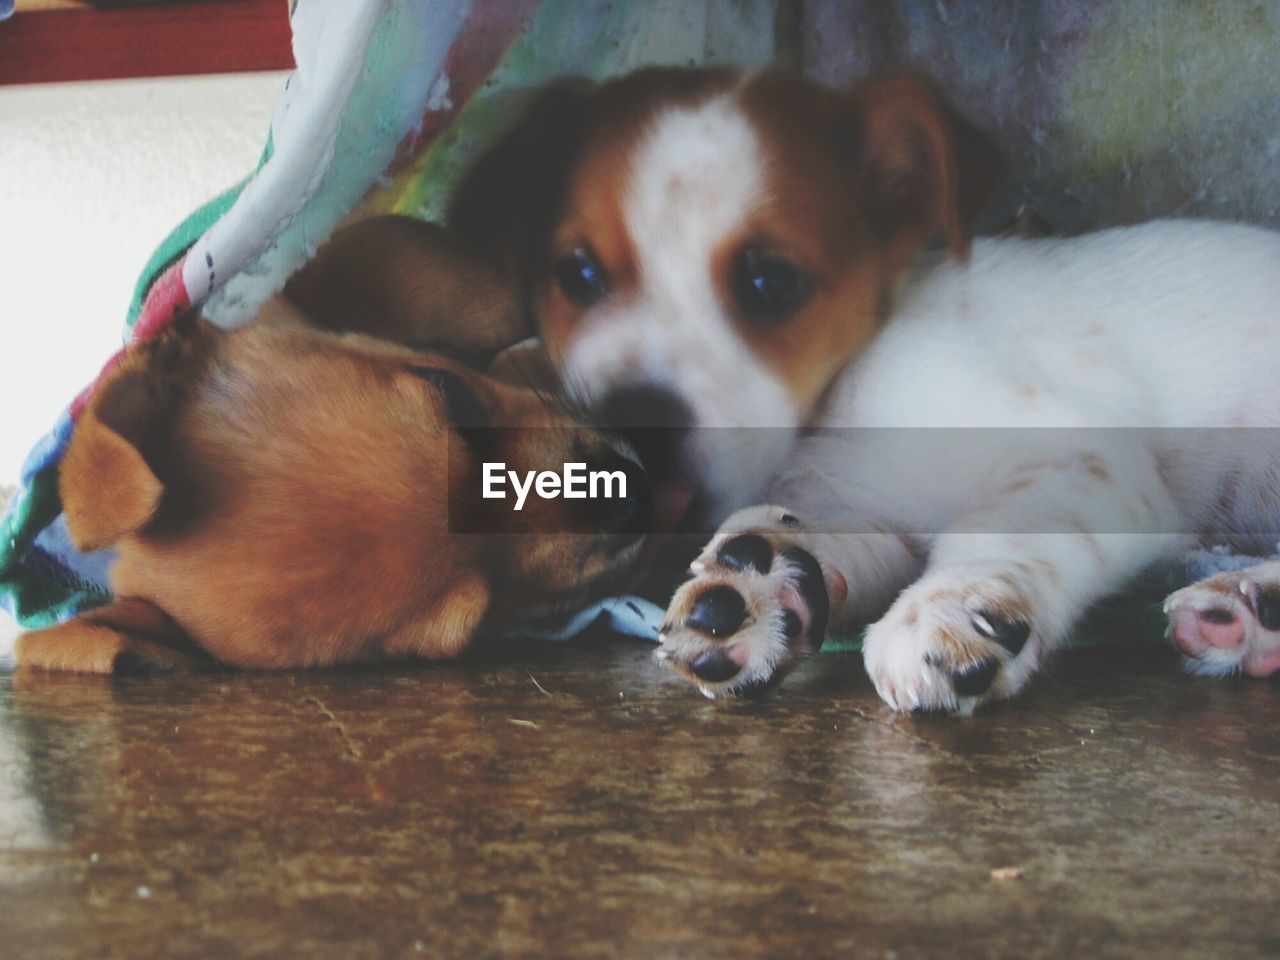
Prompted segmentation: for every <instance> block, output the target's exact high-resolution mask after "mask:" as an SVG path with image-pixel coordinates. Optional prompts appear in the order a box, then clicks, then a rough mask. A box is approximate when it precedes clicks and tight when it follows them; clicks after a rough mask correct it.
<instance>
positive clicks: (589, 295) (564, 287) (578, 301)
mask: <svg viewBox="0 0 1280 960" xmlns="http://www.w3.org/2000/svg"><path fill="white" fill-rule="evenodd" d="M552 273H553V274H554V275H555V279H556V285H557V286H558V287H559V288H560V292H561V293H563V294H564V295H565V299H567V300H568V301H569V302H570V303H572V304H573V305H574V306H575V307H579V308H581V309H583V310H585V309H586V308H587V307H590V306H593V305H595V304H597V303H599V302H600V301H601V300H603V299H604V298H605V297H607V296H608V295H609V277H608V275H607V274H606V273H605V272H604V267H602V266H600V261H598V260H597V259H596V258H595V256H594V255H593V254H592V253H591V251H590V250H586V249H583V248H581V247H579V248H578V249H577V250H575V251H573V253H571V254H569V255H568V256H567V257H564V258H563V259H561V260H557V261H556V264H555V266H554V267H552Z"/></svg>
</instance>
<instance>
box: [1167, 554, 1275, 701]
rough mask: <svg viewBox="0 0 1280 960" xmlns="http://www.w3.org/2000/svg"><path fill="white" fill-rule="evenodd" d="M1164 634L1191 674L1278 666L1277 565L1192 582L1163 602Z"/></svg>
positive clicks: (1259, 673)
mask: <svg viewBox="0 0 1280 960" xmlns="http://www.w3.org/2000/svg"><path fill="white" fill-rule="evenodd" d="M1164 609H1165V613H1167V614H1168V615H1169V635H1170V636H1171V637H1172V638H1173V642H1174V644H1176V645H1177V647H1178V649H1179V650H1180V651H1182V653H1183V655H1184V663H1185V664H1186V667H1187V669H1188V670H1189V671H1191V672H1192V673H1199V674H1203V675H1206V676H1225V675H1226V674H1230V673H1236V672H1240V671H1243V672H1244V673H1247V674H1249V675H1250V676H1253V677H1268V676H1270V675H1271V674H1273V673H1275V672H1276V671H1277V670H1280V563H1264V564H1259V565H1258V566H1256V567H1249V568H1248V569H1246V570H1234V571H1231V572H1229V573H1219V574H1217V575H1215V576H1212V577H1208V578H1206V579H1204V580H1201V581H1200V582H1199V583H1193V584H1192V585H1191V586H1189V587H1183V588H1182V589H1181V590H1179V591H1177V592H1176V593H1173V594H1171V595H1170V596H1169V598H1168V599H1167V600H1166V601H1165V603H1164Z"/></svg>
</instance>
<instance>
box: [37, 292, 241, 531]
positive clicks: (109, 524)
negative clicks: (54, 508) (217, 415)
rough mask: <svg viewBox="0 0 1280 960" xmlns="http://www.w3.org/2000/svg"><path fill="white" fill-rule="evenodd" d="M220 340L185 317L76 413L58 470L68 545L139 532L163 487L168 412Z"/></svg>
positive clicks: (143, 347)
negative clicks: (160, 469)
mask: <svg viewBox="0 0 1280 960" xmlns="http://www.w3.org/2000/svg"><path fill="white" fill-rule="evenodd" d="M221 336H222V334H221V333H220V332H219V331H218V330H217V328H216V327H214V326H213V324H211V323H208V322H207V321H204V320H201V319H199V318H198V317H185V318H182V319H181V320H179V321H178V322H177V323H175V324H174V326H173V328H171V329H170V330H169V331H167V332H166V333H164V334H162V335H160V336H158V337H157V338H156V339H154V340H151V341H148V342H146V343H143V344H141V345H139V346H138V347H137V348H136V349H135V350H134V351H133V352H132V353H130V354H129V355H128V356H126V357H125V359H124V360H123V362H122V363H121V365H120V366H119V368H117V369H116V371H115V372H114V373H112V374H111V376H110V377H108V378H107V380H106V382H105V383H104V384H103V385H102V386H101V387H99V388H98V392H97V393H96V394H95V395H94V397H93V399H92V400H91V401H90V402H89V406H88V407H87V408H86V409H85V410H84V412H83V413H82V414H81V415H80V419H79V420H78V421H77V423H76V427H75V431H74V432H73V433H72V435H71V442H70V444H69V445H68V446H67V452H66V453H65V454H64V455H63V457H62V462H61V464H60V465H59V467H58V493H59V495H60V496H61V498H62V509H63V512H64V513H65V514H66V518H67V529H68V531H69V532H70V533H71V539H72V541H73V542H74V543H75V545H76V546H77V547H79V548H80V549H81V550H96V549H99V548H101V547H105V546H108V545H109V544H112V543H114V542H115V541H117V540H119V539H120V538H121V537H122V536H124V535H125V534H127V533H132V532H134V531H135V530H140V529H141V528H142V527H143V526H144V525H145V524H146V523H147V521H148V520H150V519H151V517H152V515H153V514H154V513H155V511H156V507H157V506H159V504H160V496H161V494H162V493H163V491H164V484H163V482H162V480H161V478H160V476H159V475H158V474H157V472H156V467H155V462H156V459H157V458H158V457H159V455H160V454H161V453H162V452H163V449H164V447H165V446H166V434H167V431H168V426H169V424H170V422H171V421H172V417H173V415H174V410H175V408H176V407H177V406H179V405H180V403H181V402H182V398H183V396H184V395H185V394H186V392H187V390H188V389H189V388H190V387H191V385H192V384H193V383H195V382H196V381H197V380H198V379H199V378H200V374H201V370H202V368H203V366H204V364H205V363H206V362H207V360H208V359H209V358H210V357H211V356H212V355H213V351H214V348H215V345H216V344H218V343H220V342H221Z"/></svg>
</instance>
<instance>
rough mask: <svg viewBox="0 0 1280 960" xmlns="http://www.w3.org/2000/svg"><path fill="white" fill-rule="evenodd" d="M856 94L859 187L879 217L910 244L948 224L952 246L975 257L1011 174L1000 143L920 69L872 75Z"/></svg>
mask: <svg viewBox="0 0 1280 960" xmlns="http://www.w3.org/2000/svg"><path fill="white" fill-rule="evenodd" d="M854 102H855V109H856V117H857V119H856V127H857V132H856V134H855V135H854V140H855V144H856V149H857V153H858V174H859V183H858V190H859V193H860V195H861V196H862V197H863V198H864V200H865V204H866V210H867V213H868V215H869V216H870V218H871V220H872V223H873V225H875V226H876V227H878V228H879V229H880V230H882V231H883V233H884V237H885V239H886V240H887V241H889V242H890V243H891V244H893V245H894V246H895V247H897V246H898V245H901V248H902V249H903V250H904V251H905V252H914V248H915V247H916V246H918V245H919V244H921V243H924V242H925V241H926V240H928V239H929V237H931V236H933V235H934V233H936V232H937V231H938V230H941V231H942V232H943V235H944V236H945V237H946V241H947V247H948V249H949V250H950V251H951V253H952V254H953V255H954V256H956V257H959V258H961V259H963V258H965V257H967V256H968V253H969V245H970V242H971V241H972V239H973V230H974V224H975V222H976V221H977V219H978V215H979V214H980V213H981V212H982V209H983V208H984V207H985V206H986V205H987V202H988V201H989V200H990V199H991V196H992V194H993V193H994V192H995V188H996V186H997V185H998V184H999V182H1000V179H1001V178H1002V177H1003V176H1004V172H1005V165H1004V163H1003V161H1002V160H1001V158H1000V155H999V153H998V152H997V151H996V148H995V145H994V144H993V143H992V142H991V141H990V140H989V139H988V138H987V137H986V135H985V134H983V133H982V132H981V131H980V130H978V129H977V128H976V127H974V126H973V125H972V124H970V123H969V122H968V121H967V120H965V119H964V118H963V117H961V116H960V115H959V114H958V113H956V112H955V110H953V109H952V108H951V106H950V105H949V104H947V102H946V101H945V100H944V99H943V98H942V95H941V94H940V93H939V92H938V91H937V89H936V88H935V87H934V85H933V83H932V82H931V81H930V80H928V79H927V78H926V77H925V76H923V75H922V74H919V73H917V72H914V71H907V70H903V71H898V72H895V73H892V74H890V75H888V76H886V77H884V78H882V79H879V80H875V81H872V82H871V83H869V84H867V85H866V86H864V87H862V88H861V89H860V90H858V91H856V92H855V94H854Z"/></svg>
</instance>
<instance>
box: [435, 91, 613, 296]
mask: <svg viewBox="0 0 1280 960" xmlns="http://www.w3.org/2000/svg"><path fill="white" fill-rule="evenodd" d="M590 89H591V84H590V82H589V81H587V80H584V79H582V78H576V77H575V78H566V79H563V80H560V81H556V82H554V83H552V84H550V85H549V86H547V87H544V88H543V89H542V90H540V91H539V92H538V93H537V94H535V95H534V97H533V100H532V101H531V102H530V104H529V106H528V108H527V109H526V110H525V111H524V113H523V115H522V116H521V118H520V119H519V120H518V121H517V122H516V124H515V126H514V127H512V128H511V129H510V130H509V131H508V132H507V133H506V134H505V135H504V136H502V137H501V138H500V139H499V140H498V142H497V143H496V144H495V145H494V146H493V147H491V148H490V149H489V150H488V151H487V152H486V153H484V154H482V155H481V157H480V159H479V160H477V161H476V162H475V163H474V164H473V165H472V167H471V169H470V170H469V171H468V172H467V174H466V176H465V177H463V179H462V182H461V183H460V184H459V185H458V187H457V189H455V191H454V193H453V197H452V198H451V200H450V203H449V210H448V216H447V222H448V224H449V226H450V227H452V228H453V229H454V230H456V231H457V232H458V234H459V236H460V237H461V238H462V240H463V241H464V242H465V243H466V244H468V245H469V246H470V247H471V249H472V250H474V251H475V253H477V254H478V255H479V256H481V257H483V258H484V259H485V260H487V261H488V262H489V263H491V264H493V265H494V266H496V267H499V268H500V269H502V270H504V271H505V272H506V273H507V275H508V276H511V277H515V278H516V279H517V280H518V281H519V282H520V284H521V287H522V288H524V289H527V287H526V283H527V281H528V280H529V277H528V275H527V271H528V270H529V268H530V261H531V259H532V255H533V253H534V252H535V250H536V249H537V246H538V245H539V244H540V243H541V242H542V240H544V239H545V235H546V233H547V232H548V231H549V230H550V229H551V222H552V219H553V218H554V217H555V215H556V213H557V208H558V207H559V205H560V202H561V198H562V194H563V192H564V188H565V182H566V179H567V177H568V172H569V165H570V163H571V162H572V160H573V156H574V154H575V153H576V151H577V147H578V143H579V139H580V137H581V133H582V126H583V123H584V121H585V118H586V106H587V100H588V96H589V92H590Z"/></svg>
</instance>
